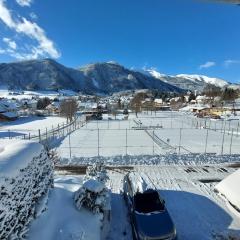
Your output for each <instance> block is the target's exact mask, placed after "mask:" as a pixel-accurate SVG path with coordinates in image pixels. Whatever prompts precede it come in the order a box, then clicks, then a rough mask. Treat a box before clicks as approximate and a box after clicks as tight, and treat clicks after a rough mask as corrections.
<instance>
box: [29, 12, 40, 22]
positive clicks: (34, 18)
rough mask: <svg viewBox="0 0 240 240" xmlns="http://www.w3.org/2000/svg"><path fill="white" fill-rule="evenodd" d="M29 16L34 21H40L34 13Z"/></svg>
mask: <svg viewBox="0 0 240 240" xmlns="http://www.w3.org/2000/svg"><path fill="white" fill-rule="evenodd" d="M29 16H30V17H31V19H33V20H37V19H38V16H37V14H35V13H34V12H31V13H30V14H29Z"/></svg>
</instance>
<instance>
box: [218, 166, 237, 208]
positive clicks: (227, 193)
mask: <svg viewBox="0 0 240 240" xmlns="http://www.w3.org/2000/svg"><path fill="white" fill-rule="evenodd" d="M239 183H240V169H239V170H237V171H236V172H234V173H232V174H231V175H229V176H228V177H226V178H225V179H223V180H222V181H221V182H220V183H218V184H217V185H216V187H215V190H217V191H218V192H219V193H220V194H221V195H222V196H224V197H225V198H226V200H227V201H228V202H229V203H230V204H231V205H233V207H234V208H236V209H237V210H238V211H240V187H239Z"/></svg>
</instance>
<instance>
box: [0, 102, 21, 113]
mask: <svg viewBox="0 0 240 240" xmlns="http://www.w3.org/2000/svg"><path fill="white" fill-rule="evenodd" d="M17 107H18V106H17V104H16V103H15V102H13V101H10V100H7V99H2V100H0V112H3V111H4V110H5V111H13V110H16V109H17Z"/></svg>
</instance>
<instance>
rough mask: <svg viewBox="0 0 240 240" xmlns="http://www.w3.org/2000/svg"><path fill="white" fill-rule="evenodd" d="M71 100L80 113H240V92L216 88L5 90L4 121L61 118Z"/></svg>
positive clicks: (0, 114) (1, 97) (0, 102)
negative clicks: (103, 92)
mask: <svg viewBox="0 0 240 240" xmlns="http://www.w3.org/2000/svg"><path fill="white" fill-rule="evenodd" d="M209 86H210V87H211V86H212V85H209ZM215 88H216V89H217V91H218V92H217V91H216V89H215ZM206 89H207V87H206ZM67 99H74V100H75V101H76V104H77V111H79V112H80V113H96V112H97V111H99V109H101V111H102V112H104V113H109V114H115V113H116V112H121V111H123V110H129V111H133V112H141V111H159V110H162V111H164V110H178V111H185V112H194V113H196V116H197V117H209V118H221V117H224V116H230V115H238V113H239V111H240V95H239V90H233V89H228V88H225V89H224V90H222V92H221V90H220V89H219V88H217V87H213V86H212V90H211V88H210V90H208V91H206V92H204V91H203V92H202V93H198V92H197V91H195V92H194V93H193V92H191V91H187V92H186V93H185V94H176V93H161V92H159V91H151V90H136V91H125V92H119V93H115V94H112V95H111V96H99V95H86V94H82V93H76V92H74V91H60V92H47V91H46V92H42V93H41V92H28V91H25V92H24V91H22V92H19V91H4V92H2V93H0V121H2V122H4V121H14V120H16V119H17V118H18V117H21V116H34V115H35V116H50V115H61V104H62V102H64V101H66V100H67Z"/></svg>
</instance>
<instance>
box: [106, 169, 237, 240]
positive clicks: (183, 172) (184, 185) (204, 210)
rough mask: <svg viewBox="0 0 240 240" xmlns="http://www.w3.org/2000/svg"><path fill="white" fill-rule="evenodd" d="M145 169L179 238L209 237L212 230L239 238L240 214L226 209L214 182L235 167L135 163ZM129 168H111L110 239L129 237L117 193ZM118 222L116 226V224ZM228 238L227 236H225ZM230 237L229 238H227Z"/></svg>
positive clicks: (121, 202)
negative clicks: (168, 213) (215, 189)
mask: <svg viewBox="0 0 240 240" xmlns="http://www.w3.org/2000/svg"><path fill="white" fill-rule="evenodd" d="M134 170H135V171H137V172H139V173H140V174H142V173H145V174H146V175H147V176H148V177H149V178H150V181H151V182H152V183H153V185H154V186H155V187H156V188H157V189H158V190H159V193H160V195H161V196H162V197H163V198H164V199H165V201H166V206H167V209H168V210H169V212H170V215H171V217H172V219H173V222H174V223H175V225H176V228H177V233H178V239H179V240H193V239H194V240H209V239H225V238H216V237H215V236H214V235H215V234H220V235H224V236H231V235H233V236H237V237H238V238H235V239H239V238H240V215H239V213H238V212H237V211H235V210H234V209H229V206H228V205H226V203H225V201H224V200H223V199H222V198H221V197H220V196H219V195H218V194H217V193H216V192H214V186H215V185H216V184H217V183H218V182H219V181H220V180H221V179H223V178H224V177H226V176H227V175H228V174H230V173H231V172H233V171H234V170H233V169H231V168H228V167H226V166H216V165H212V166H204V165H203V166H194V167H191V166H170V165H169V166H154V167H153V166H134ZM127 172H128V171H127V170H126V171H124V170H117V169H116V170H115V171H110V172H109V176H110V185H111V187H112V192H113V197H112V204H113V206H115V207H114V208H113V211H114V212H113V213H114V214H113V219H112V221H113V225H112V231H111V233H110V236H109V239H114V240H118V239H119V240H120V239H131V225H130V224H129V223H128V221H129V219H128V217H127V210H126V208H125V207H124V201H123V198H122V195H121V194H120V192H121V190H122V184H123V177H124V175H125V174H126V173H127ZM116 223H118V226H116V225H115V224H116ZM226 239H228V238H226ZM229 239H231V238H229Z"/></svg>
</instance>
